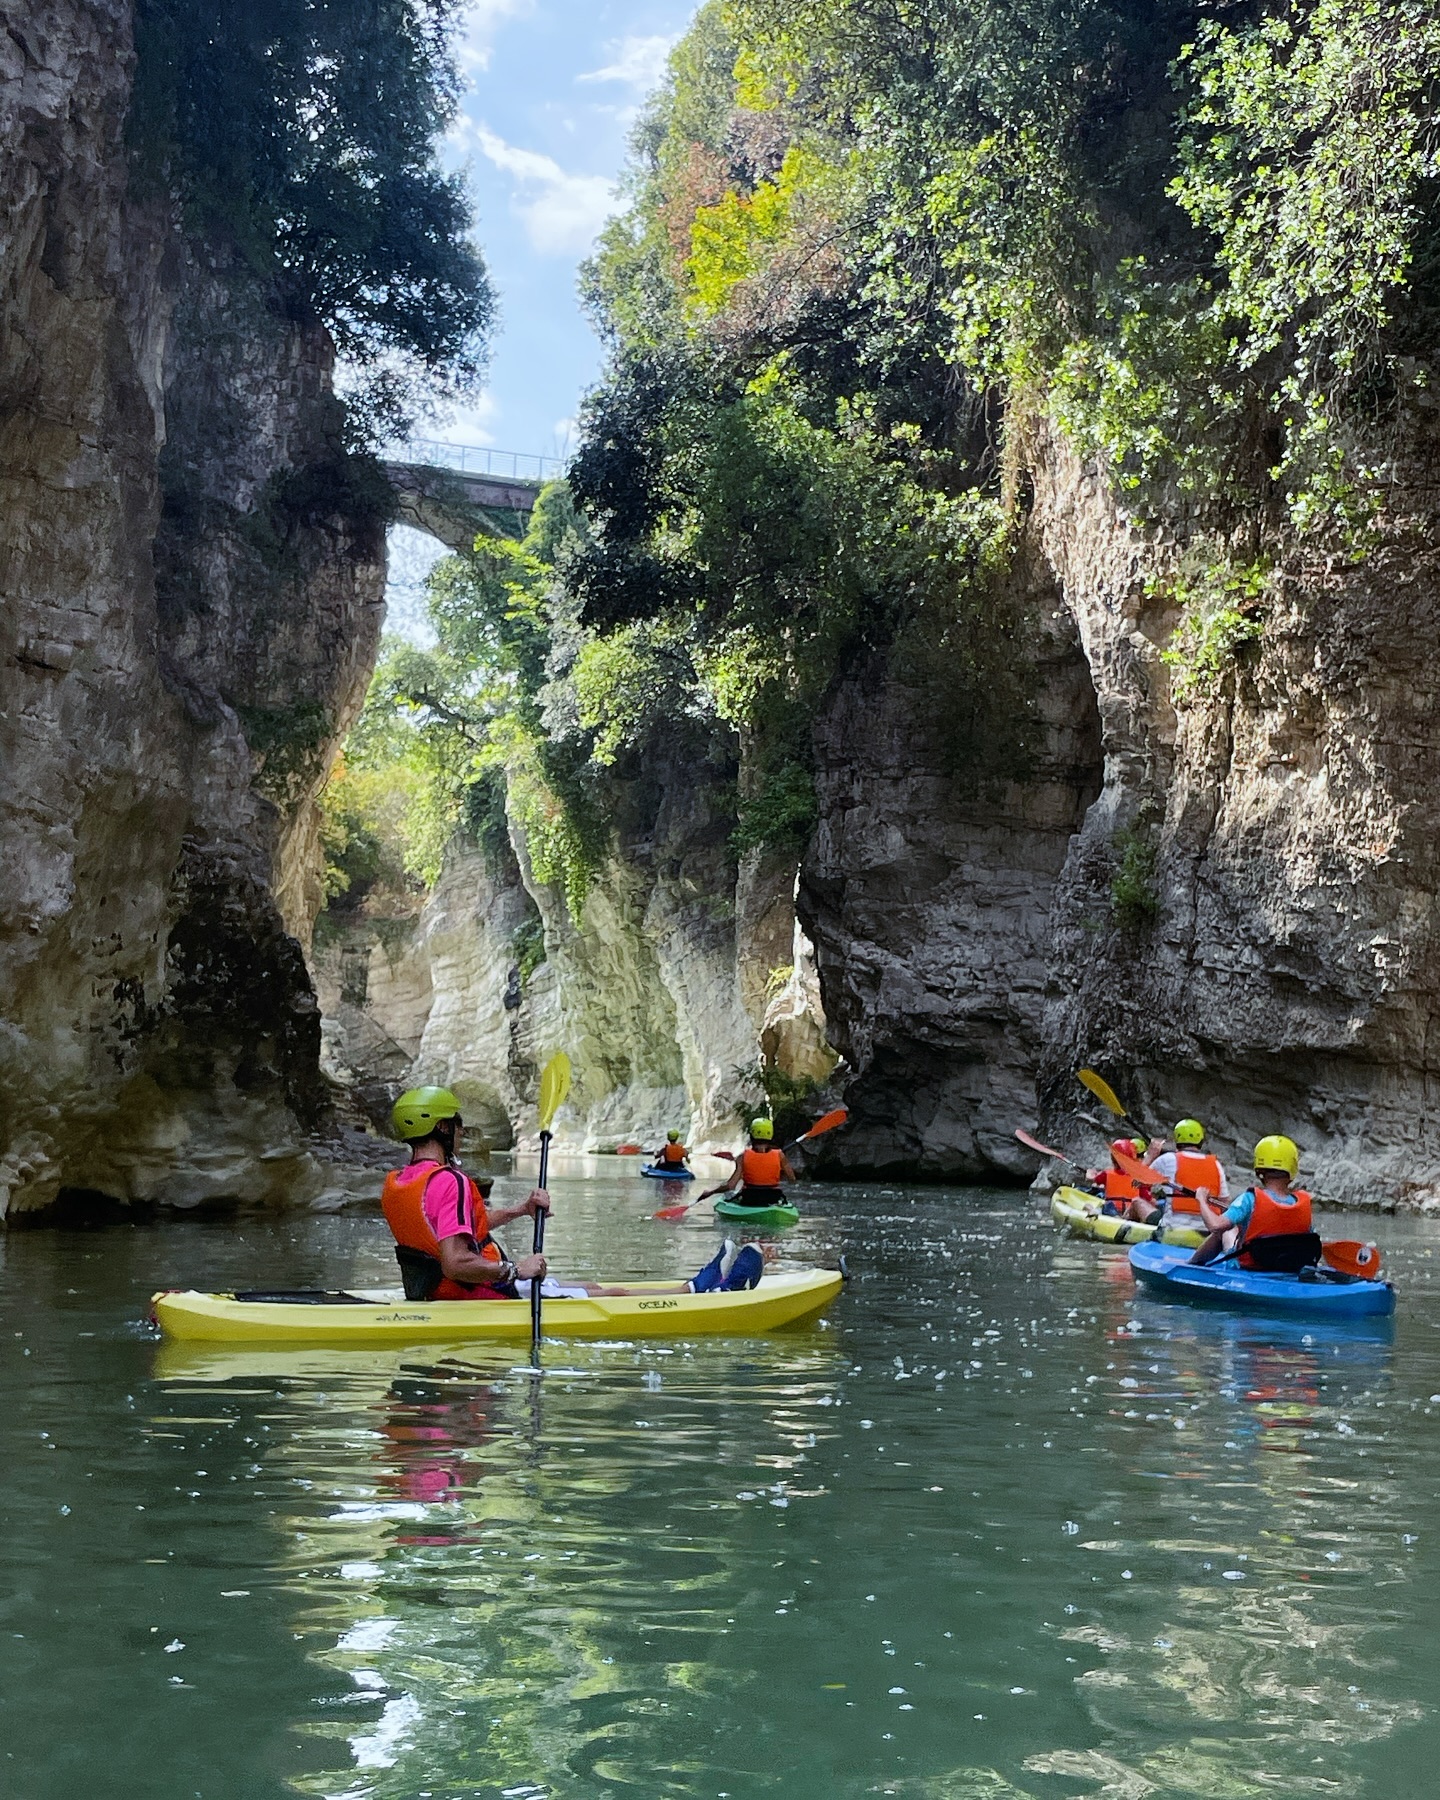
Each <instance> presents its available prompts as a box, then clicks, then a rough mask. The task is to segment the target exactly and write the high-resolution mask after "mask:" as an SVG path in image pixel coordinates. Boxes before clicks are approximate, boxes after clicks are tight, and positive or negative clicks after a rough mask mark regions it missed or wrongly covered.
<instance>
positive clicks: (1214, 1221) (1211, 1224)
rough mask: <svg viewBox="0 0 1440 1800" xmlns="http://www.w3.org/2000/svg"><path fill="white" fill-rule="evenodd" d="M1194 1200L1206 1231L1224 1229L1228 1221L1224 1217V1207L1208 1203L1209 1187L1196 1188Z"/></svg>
mask: <svg viewBox="0 0 1440 1800" xmlns="http://www.w3.org/2000/svg"><path fill="white" fill-rule="evenodd" d="M1195 1200H1196V1204H1197V1205H1198V1206H1199V1208H1200V1217H1201V1218H1202V1219H1203V1220H1204V1221H1205V1229H1206V1230H1207V1231H1224V1230H1225V1227H1226V1224H1227V1222H1228V1221H1227V1220H1226V1218H1225V1209H1224V1208H1223V1207H1220V1206H1212V1205H1211V1204H1210V1190H1209V1188H1203V1187H1202V1188H1196V1190H1195Z"/></svg>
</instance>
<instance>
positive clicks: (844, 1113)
mask: <svg viewBox="0 0 1440 1800" xmlns="http://www.w3.org/2000/svg"><path fill="white" fill-rule="evenodd" d="M849 1117H850V1114H849V1111H848V1109H847V1108H845V1107H843V1106H837V1107H836V1108H835V1110H834V1112H828V1113H825V1114H824V1115H823V1116H822V1117H820V1118H818V1119H817V1120H816V1121H815V1123H814V1124H813V1125H812V1126H811V1127H810V1129H809V1130H808V1131H802V1132H801V1133H800V1135H799V1137H798V1138H796V1139H795V1141H794V1143H790V1144H786V1145H785V1149H786V1150H787V1151H789V1150H794V1149H797V1148H798V1147H799V1146H800V1145H801V1144H803V1143H806V1142H808V1140H809V1139H810V1138H817V1137H824V1135H825V1133H826V1132H827V1131H833V1130H834V1129H835V1127H836V1126H837V1125H843V1124H844V1123H845V1121H846V1120H847V1119H848V1118H849ZM723 1192H724V1188H723V1187H718V1188H706V1190H705V1192H704V1193H703V1194H697V1195H696V1196H695V1198H694V1199H693V1200H691V1201H690V1202H689V1203H688V1204H687V1205H685V1206H662V1207H661V1208H660V1210H659V1212H657V1213H656V1214H655V1217H656V1218H657V1219H683V1218H684V1217H685V1215H686V1213H687V1212H689V1210H690V1208H691V1207H692V1206H698V1205H699V1204H700V1202H701V1201H702V1200H708V1199H709V1198H710V1196H711V1195H712V1194H719V1193H723Z"/></svg>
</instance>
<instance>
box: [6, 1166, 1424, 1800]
mask: <svg viewBox="0 0 1440 1800" xmlns="http://www.w3.org/2000/svg"><path fill="white" fill-rule="evenodd" d="M507 1185H508V1186H518V1184H514V1183H510V1184H507V1183H506V1182H504V1181H502V1184H501V1189H502V1196H503V1193H504V1191H505V1189H506V1187H507ZM553 1185H554V1187H555V1189H556V1195H557V1208H558V1209H559V1210H558V1212H557V1217H556V1222H555V1224H554V1226H553V1227H552V1230H551V1234H550V1236H551V1244H550V1248H551V1249H552V1252H553V1257H554V1262H555V1264H556V1265H557V1266H560V1267H564V1268H566V1269H568V1270H569V1271H572V1272H576V1273H579V1272H595V1271H599V1270H601V1269H604V1270H606V1271H607V1272H612V1273H622V1272H623V1273H629V1274H633V1275H641V1274H647V1275H667V1274H669V1273H671V1272H675V1273H680V1272H689V1270H691V1269H692V1268H693V1267H695V1266H697V1265H698V1263H699V1262H700V1261H702V1260H703V1258H704V1257H705V1255H706V1254H708V1251H709V1248H710V1246H711V1244H712V1242H713V1234H712V1233H711V1231H710V1230H709V1228H708V1227H707V1226H705V1225H703V1224H701V1223H699V1222H698V1221H697V1222H696V1223H695V1224H693V1225H687V1226H685V1227H683V1228H678V1229H677V1228H675V1227H666V1226H663V1225H658V1224H655V1223H653V1222H652V1221H651V1220H650V1218H649V1213H650V1210H651V1209H652V1208H653V1207H654V1206H656V1205H658V1204H660V1201H661V1198H662V1197H661V1196H657V1194H656V1192H655V1186H654V1184H651V1183H642V1182H640V1181H639V1180H638V1179H636V1178H634V1177H633V1176H630V1177H628V1178H626V1179H623V1180H622V1179H619V1178H616V1177H613V1176H610V1177H601V1178H598V1179H592V1180H582V1179H580V1178H579V1177H578V1176H572V1177H570V1178H568V1179H567V1178H565V1177H561V1178H559V1179H557V1180H556V1181H555V1183H554V1184H553ZM805 1203H806V1204H807V1205H808V1207H809V1209H810V1210H809V1214H808V1217H807V1220H806V1223H805V1224H804V1225H803V1226H802V1227H801V1228H800V1229H799V1230H797V1231H794V1232H791V1233H789V1234H788V1235H787V1237H786V1238H785V1239H784V1254H785V1255H786V1256H787V1257H793V1258H794V1259H796V1260H801V1261H808V1260H811V1259H823V1260H831V1259H833V1256H834V1254H835V1252H836V1251H837V1250H840V1249H844V1250H845V1251H846V1252H847V1253H848V1255H849V1258H850V1262H851V1266H852V1270H853V1272H854V1275H855V1279H854V1281H853V1282H852V1284H851V1286H850V1287H849V1288H848V1289H847V1290H846V1292H845V1293H844V1294H843V1295H842V1296H841V1298H840V1300H839V1301H838V1302H837V1304H836V1305H835V1307H834V1309H833V1311H832V1313H831V1315H830V1318H829V1320H828V1321H827V1323H826V1327H825V1328H824V1329H813V1328H810V1329H806V1330H804V1331H801V1332H799V1333H796V1334H791V1335H787V1336H780V1337H775V1338H771V1339H756V1340H753V1341H750V1342H743V1343H723V1342H714V1341H712V1342H707V1343H697V1344H693V1345H692V1344H686V1343H677V1344H673V1345H666V1344H657V1345H653V1346H650V1347H639V1346H630V1345H625V1344H592V1345H562V1344H552V1345H550V1346H549V1347H548V1348H547V1351H546V1361H547V1364H548V1372H547V1374H546V1375H545V1377H544V1378H543V1380H542V1381H540V1382H538V1383H537V1382H535V1381H534V1380H532V1379H531V1378H530V1377H529V1376H528V1375H526V1374H524V1373H518V1372H516V1371H515V1370H514V1368H513V1365H514V1363H515V1360H516V1359H515V1356H514V1353H513V1352H498V1353H495V1352H486V1351H478V1350H473V1349H470V1350H464V1351H459V1352H455V1353H451V1354H443V1353H440V1352H437V1351H435V1350H433V1349H431V1350H418V1351H409V1352H402V1351H395V1352H388V1353H370V1352H359V1353H355V1352H351V1353H339V1352H334V1353H328V1352H308V1353H302V1352H295V1353H286V1352H270V1353H266V1354H256V1353H245V1352H238V1353H228V1354H225V1353H219V1352H216V1353H213V1354H204V1355H197V1354H195V1353H194V1352H187V1353H184V1354H182V1353H180V1352H179V1351H177V1350H175V1349H173V1348H162V1347H160V1346H158V1345H157V1344H155V1343H154V1342H153V1341H151V1340H150V1338H149V1336H148V1335H147V1334H146V1333H145V1332H144V1331H143V1329H142V1327H141V1326H140V1325H139V1323H138V1321H139V1320H140V1318H141V1317H142V1315H143V1313H144V1310H145V1300H146V1298H147V1296H148V1294H149V1292H150V1290H151V1289H152V1288H153V1287H156V1286H160V1285H199V1286H210V1287H223V1286H226V1285H227V1284H228V1285H235V1284H239V1285H246V1284H250V1283H256V1282H264V1283H272V1284H273V1283H284V1284H287V1285H301V1284H312V1283H313V1284H320V1283H324V1284H328V1285H335V1284H337V1283H345V1282H350V1283H357V1284H358V1283H365V1282H375V1281H384V1280H388V1279H390V1271H391V1264H390V1262H389V1254H388V1250H387V1247H386V1243H385V1241H384V1238H383V1235H382V1231H381V1229H377V1227H376V1225H375V1224H374V1222H373V1221H367V1220H364V1219H361V1218H358V1217H346V1216H341V1217H330V1218H317V1219H294V1220H286V1221H281V1222H276V1221H273V1220H263V1219H256V1218H253V1217H247V1218H244V1219H241V1220H239V1221H230V1222H228V1223H224V1224H220V1223H216V1224H203V1223H196V1222H191V1223H188V1224H187V1223H166V1224H154V1225H139V1226H127V1227H115V1228H111V1229H108V1230H105V1231H96V1232H58V1231H29V1232H23V1233H19V1232H17V1233H14V1234H12V1235H11V1236H10V1238H9V1239H8V1240H6V1241H5V1242H4V1243H3V1250H0V1254H3V1269H0V1303H3V1335H0V1361H3V1367H0V1382H3V1392H4V1395H5V1405H4V1409H3V1414H0V1471H3V1482H4V1487H3V1493H4V1521H5V1531H4V1539H3V1546H4V1549H3V1584H0V1793H3V1794H5V1795H7V1796H10V1795H13V1796H15V1797H16V1800H75V1797H76V1796H79V1795H90V1794H94V1795H96V1796H98V1797H101V1800H129V1797H130V1796H137V1797H138V1796H142V1795H143V1796H146V1797H147V1800H190V1797H191V1796H197V1797H199V1800H242V1797H243V1800H262V1797H266V1796H272V1795H273V1796H277V1797H279V1796H286V1795H294V1794H301V1795H317V1796H318V1795H336V1796H345V1797H346V1800H359V1797H360V1796H372V1795H373V1796H377V1797H382V1796H383V1797H384V1800H402V1797H403V1800H426V1797H430V1800H450V1797H451V1796H462V1795H463V1796H467V1797H469V1796H486V1797H487V1800H489V1797H492V1796H493V1797H497V1800H498V1797H499V1796H508V1797H509V1800H540V1797H541V1796H554V1797H556V1800H559V1797H562V1796H564V1797H570V1796H574V1797H576V1800H581V1797H583V1800H604V1797H613V1800H628V1797H634V1800H650V1797H652V1796H657V1797H658V1796H686V1797H688V1796H705V1797H713V1800H721V1797H729V1800H748V1797H750V1796H759V1795H777V1796H780V1795H783V1796H785V1797H786V1800H810V1797H811V1796H814V1797H815V1800H820V1797H822V1796H827V1797H828V1796H851V1795H855V1796H858V1795H867V1794H900V1795H907V1796H935V1797H937V1800H940V1797H953V1800H962V1797H963V1800H981V1797H983V1800H1014V1797H1015V1796H1021V1795H1032V1796H1037V1797H1039V1796H1055V1797H1057V1800H1059V1797H1061V1796H1067V1795H1072V1794H1082V1793H1083V1794H1085V1795H1101V1796H1107V1797H1110V1800H1142V1797H1143V1796H1146V1795H1150V1794H1160V1795H1170V1794H1175V1795H1199V1796H1208V1797H1213V1800H1220V1797H1226V1796H1248V1795H1266V1794H1283V1795H1299V1794H1304V1795H1310V1794H1314V1795H1366V1796H1375V1797H1376V1800H1379V1797H1380V1796H1385V1797H1386V1800H1390V1797H1393V1796H1401V1797H1408V1796H1422V1795H1428V1794H1430V1793H1433V1792H1434V1791H1435V1786H1436V1779H1437V1778H1436V1776H1435V1774H1434V1770H1435V1768H1436V1766H1437V1764H1440V1731H1437V1726H1436V1714H1435V1699H1434V1697H1435V1694H1436V1691H1437V1686H1440V1638H1437V1636H1436V1634H1435V1631H1434V1628H1433V1620H1434V1618H1435V1616H1436V1604H1437V1600H1440V1530H1437V1528H1436V1527H1437V1506H1436V1502H1437V1485H1440V1447H1437V1430H1436V1426H1437V1419H1440V1293H1437V1289H1436V1286H1435V1279H1434V1271H1435V1269H1436V1268H1437V1266H1440V1264H1437V1262H1435V1261H1432V1260H1431V1258H1432V1245H1440V1233H1437V1232H1436V1231H1435V1230H1434V1228H1432V1227H1429V1226H1427V1225H1424V1224H1421V1223H1418V1222H1407V1221H1383V1222H1382V1228H1381V1230H1380V1232H1379V1235H1380V1236H1381V1238H1382V1241H1383V1242H1384V1243H1385V1244H1386V1246H1387V1249H1388V1251H1389V1260H1390V1263H1391V1267H1392V1270H1393V1271H1394V1273H1395V1274H1396V1277H1397V1280H1398V1281H1399V1283H1400V1284H1401V1306H1400V1312H1399V1315H1398V1318H1397V1320H1396V1322H1395V1324H1394V1326H1393V1329H1390V1330H1385V1331H1382V1332H1378V1333H1376V1332H1372V1333H1371V1334H1370V1335H1364V1334H1362V1333H1361V1332H1360V1331H1357V1330H1355V1329H1353V1328H1352V1329H1350V1330H1349V1331H1339V1330H1335V1329H1333V1328H1331V1329H1327V1328H1325V1327H1320V1326H1316V1327H1311V1328H1309V1329H1300V1328H1296V1327H1293V1326H1281V1327H1275V1326H1262V1325H1259V1324H1249V1325H1245V1324H1241V1323H1239V1322H1237V1321H1235V1320H1232V1319H1227V1318H1226V1317H1224V1316H1223V1315H1219V1314H1209V1313H1196V1312H1191V1311H1187V1310H1183V1309H1175V1308H1170V1307H1165V1306H1162V1305H1160V1304H1159V1303H1157V1302H1153V1301H1144V1300H1139V1299H1137V1297H1136V1295H1135V1292H1134V1290H1133V1288H1132V1286H1131V1284H1130V1281H1129V1277H1128V1273H1127V1270H1126V1265H1125V1263H1124V1260H1123V1256H1117V1255H1116V1254H1115V1253H1113V1252H1104V1251H1100V1250H1098V1249H1096V1248H1095V1247H1094V1246H1089V1245H1083V1244H1074V1243H1069V1242H1067V1241H1065V1240H1062V1239H1060V1238H1058V1237H1057V1236H1056V1235H1055V1234H1054V1232H1053V1230H1052V1228H1051V1227H1050V1225H1049V1223H1048V1220H1047V1219H1046V1218H1045V1217H1044V1215H1043V1212H1042V1211H1041V1209H1040V1208H1039V1207H1038V1206H1037V1204H1036V1203H1035V1202H1034V1201H1032V1200H1031V1199H1029V1198H1028V1197H1027V1196H1024V1195H1018V1194H990V1193H976V1192H953V1193H939V1192H934V1191H925V1192H920V1191H911V1190H896V1189H877V1188H860V1187H852V1188H845V1189H829V1190H824V1191H822V1192H820V1193H818V1194H815V1195H807V1196H806V1197H805ZM1432 1397H1433V1401H1434V1404H1433V1406H1432Z"/></svg>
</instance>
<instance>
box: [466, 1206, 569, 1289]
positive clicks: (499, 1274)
mask: <svg viewBox="0 0 1440 1800" xmlns="http://www.w3.org/2000/svg"><path fill="white" fill-rule="evenodd" d="M524 1210H525V1209H524V1207H523V1206H522V1207H519V1208H517V1209H516V1212H514V1213H511V1214H510V1217H511V1218H515V1217H517V1216H518V1215H519V1213H522V1212H524ZM440 1267H441V1269H442V1270H443V1271H444V1273H445V1275H446V1276H447V1277H448V1278H449V1279H450V1280H451V1281H458V1282H459V1283H460V1284H461V1286H462V1287H508V1286H509V1285H510V1283H511V1282H512V1281H515V1280H517V1279H518V1280H520V1281H528V1280H529V1279H531V1278H532V1277H533V1276H536V1275H539V1276H540V1277H541V1278H542V1279H543V1278H544V1275H545V1258H544V1257H543V1256H521V1257H517V1258H516V1259H515V1261H514V1262H513V1263H512V1262H503V1263H493V1262H487V1261H486V1260H485V1258H484V1257H483V1256H482V1255H481V1254H480V1250H479V1246H478V1245H477V1244H476V1242H475V1240H474V1238H473V1237H471V1235H470V1233H469V1232H468V1231H463V1232H460V1233H458V1234H457V1235H456V1236H455V1237H447V1238H441V1240H440Z"/></svg>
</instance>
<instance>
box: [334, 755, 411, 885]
mask: <svg viewBox="0 0 1440 1800" xmlns="http://www.w3.org/2000/svg"><path fill="white" fill-rule="evenodd" d="M419 786H420V782H419V776H418V772H417V771H416V770H415V769H414V768H412V767H409V766H407V765H405V764H400V765H398V766H393V767H391V766H382V767H380V768H366V767H363V766H358V767H357V766H356V765H355V764H354V763H352V762H350V761H348V760H347V759H346V758H345V757H344V756H343V755H342V756H340V757H337V759H336V762H335V767H334V768H333V769H332V771H331V774H330V779H329V781H328V782H327V783H326V785H325V788H324V790H323V792H322V793H321V796H320V842H321V845H322V846H323V848H324V852H325V899H326V903H327V905H329V906H330V907H331V908H332V909H333V910H337V911H351V910H354V909H355V908H357V907H359V906H361V905H363V904H365V903H366V902H367V901H373V902H374V903H376V904H386V905H388V906H390V907H392V908H393V907H395V906H397V905H398V906H400V907H401V909H402V910H404V911H409V910H411V909H413V906H414V901H415V897H416V893H417V890H418V887H419V883H418V882H417V881H416V879H415V877H414V876H413V875H411V874H410V873H409V871H408V870H407V868H406V855H407V850H408V848H409V840H408V837H407V820H408V815H409V813H410V810H411V808H412V807H413V806H414V805H415V803H416V802H417V800H418V799H419V797H420V795H419Z"/></svg>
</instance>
